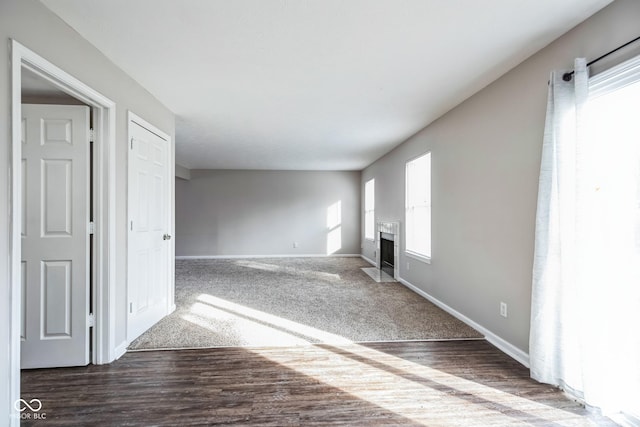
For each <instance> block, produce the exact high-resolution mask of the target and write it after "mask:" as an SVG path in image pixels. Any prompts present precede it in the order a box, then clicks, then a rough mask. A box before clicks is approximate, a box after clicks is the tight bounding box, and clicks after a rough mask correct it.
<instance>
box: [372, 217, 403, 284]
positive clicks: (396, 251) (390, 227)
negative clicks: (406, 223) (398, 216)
mask: <svg viewBox="0 0 640 427" xmlns="http://www.w3.org/2000/svg"><path fill="white" fill-rule="evenodd" d="M380 233H386V234H392V235H393V278H394V279H396V280H397V279H398V277H400V222H399V221H378V222H377V223H376V234H375V239H376V267H378V268H380V267H381V262H380Z"/></svg>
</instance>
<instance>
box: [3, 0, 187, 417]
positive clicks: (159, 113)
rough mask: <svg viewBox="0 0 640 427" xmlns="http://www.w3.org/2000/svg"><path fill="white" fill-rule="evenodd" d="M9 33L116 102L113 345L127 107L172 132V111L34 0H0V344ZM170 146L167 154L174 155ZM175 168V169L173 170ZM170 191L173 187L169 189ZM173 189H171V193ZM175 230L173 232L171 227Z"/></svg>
mask: <svg viewBox="0 0 640 427" xmlns="http://www.w3.org/2000/svg"><path fill="white" fill-rule="evenodd" d="M10 39H15V40H17V41H18V42H20V43H21V44H23V45H24V46H26V47H27V48H29V49H31V50H33V51H35V52H36V53H38V54H39V55H41V56H43V57H44V58H45V59H47V60H49V61H51V62H52V63H54V64H55V65H57V66H58V67H60V68H62V69H63V70H65V71H66V72H68V73H69V74H71V75H73V76H74V77H76V78H77V79H79V80H81V81H82V82H84V83H86V84H87V85H89V86H90V87H92V88H94V89H95V90H97V91H99V92H101V93H102V94H104V95H105V96H107V97H109V98H110V99H112V100H113V101H115V102H116V104H117V117H116V119H117V123H116V138H117V147H116V194H117V206H116V227H117V232H116V233H117V235H116V246H117V250H116V256H117V259H116V283H117V289H116V291H117V293H116V304H117V312H118V316H117V318H116V329H117V334H116V337H115V340H116V345H118V344H120V343H121V342H123V341H125V340H126V259H127V251H126V237H127V235H126V218H127V199H126V197H127V196H126V194H127V191H126V190H127V187H126V184H127V148H126V147H127V143H126V141H127V110H129V109H130V110H132V111H133V112H135V113H136V114H138V115H140V116H141V117H143V118H144V119H146V120H148V121H149V122H151V123H153V124H154V125H156V126H157V127H158V128H160V129H162V130H163V131H164V132H166V133H168V134H169V135H171V137H172V138H173V137H174V135H175V130H174V122H175V118H174V115H173V113H171V111H169V110H168V109H167V108H165V107H164V106H163V105H162V104H160V102H159V101H158V100H156V99H155V98H154V97H153V96H151V95H150V94H149V93H148V92H147V91H146V90H145V89H144V88H142V87H141V86H140V85H139V84H137V83H136V82H135V81H134V80H133V79H131V78H130V77H128V76H127V75H126V74H125V73H124V72H123V71H122V70H120V69H119V68H117V67H116V66H115V65H114V64H113V63H112V62H111V61H109V60H108V59H107V58H106V57H105V56H104V55H103V54H101V53H100V52H99V51H98V50H97V49H95V48H94V47H93V46H92V45H91V44H89V43H88V42H87V41H86V40H84V39H83V38H82V37H80V36H79V35H78V34H77V33H76V32H75V31H73V30H72V29H71V28H70V27H69V26H68V25H67V24H65V23H64V22H63V21H61V20H60V19H59V18H58V17H57V16H55V15H54V14H53V13H52V12H50V11H49V10H48V9H47V8H45V7H44V6H43V5H42V4H40V3H39V2H38V1H35V0H2V1H1V2H0V40H1V41H2V43H0V99H1V100H2V102H0V140H1V141H2V144H1V147H0V165H1V167H0V169H1V170H2V173H0V212H2V215H0V242H2V244H1V245H0V348H3V349H8V348H9V317H8V316H9V313H10V310H9V301H10V284H9V265H8V251H9V239H10V236H9V221H10V216H9V211H10V206H9V188H10V181H9V173H8V171H9V169H10V162H11V158H10V150H11V143H10V141H11V119H10V117H11V116H10V110H11V75H10V74H11V73H10V70H11V68H10V48H9V47H10ZM173 152H174V151H173V147H172V150H171V153H172V154H171V155H172V158H173ZM172 172H173V171H172ZM172 192H173V190H172ZM172 194H173V193H172ZM172 234H173V233H172ZM8 354H9V352H8V351H3V352H1V353H0V420H2V421H0V424H5V423H6V419H7V418H6V417H7V416H8V415H7V414H8V411H9V410H10V409H9V408H10V406H11V405H12V404H13V402H9V395H8V393H9V381H8V375H9V372H8V359H7V358H8Z"/></svg>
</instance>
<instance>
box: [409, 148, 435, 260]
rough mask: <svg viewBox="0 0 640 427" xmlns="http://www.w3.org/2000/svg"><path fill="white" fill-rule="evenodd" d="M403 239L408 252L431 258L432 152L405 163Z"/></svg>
mask: <svg viewBox="0 0 640 427" xmlns="http://www.w3.org/2000/svg"><path fill="white" fill-rule="evenodd" d="M405 209H406V211H405V236H406V237H405V239H406V240H405V241H406V251H407V253H408V254H412V255H416V256H418V257H421V258H427V259H430V258H431V153H427V154H424V155H422V156H420V157H418V158H416V159H414V160H411V161H409V162H407V166H406V198H405Z"/></svg>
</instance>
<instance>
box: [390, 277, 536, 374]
mask: <svg viewBox="0 0 640 427" xmlns="http://www.w3.org/2000/svg"><path fill="white" fill-rule="evenodd" d="M398 281H399V282H400V283H402V284H403V285H404V286H406V287H407V288H409V289H411V290H412V291H413V292H415V293H417V294H418V295H420V296H421V297H424V298H426V299H427V300H429V301H431V302H432V303H433V304H435V305H437V306H438V307H440V308H441V309H443V310H444V311H446V312H447V313H449V314H450V315H452V316H453V317H455V318H457V319H458V320H461V321H462V322H464V323H466V324H467V325H469V326H471V327H472V328H473V329H475V330H477V331H478V332H480V333H481V334H483V335H484V336H485V339H486V340H487V341H489V342H490V343H491V344H493V345H494V346H496V347H497V348H498V349H499V350H500V351H502V352H503V353H506V354H507V355H508V356H511V357H512V358H513V359H515V360H517V361H518V362H520V363H521V364H523V365H524V366H526V367H527V368H528V367H529V354H528V353H525V352H524V351H522V350H520V349H519V348H518V347H516V346H514V345H513V344H511V343H510V342H508V341H506V340H505V339H503V338H500V337H499V336H498V335H496V334H494V333H493V332H491V331H490V330H489V329H487V328H485V327H484V326H482V325H480V324H478V323H476V322H475V321H473V320H471V319H469V318H468V317H467V316H465V315H464V314H462V313H460V312H459V311H457V310H454V309H453V308H451V307H449V306H448V305H447V304H445V303H443V302H442V301H440V300H439V299H437V298H435V297H433V296H431V295H429V294H428V293H426V292H425V291H423V290H422V289H420V288H418V287H417V286H415V285H413V284H411V283H410V282H408V281H406V280H404V279H402V278H400V277H399V278H398Z"/></svg>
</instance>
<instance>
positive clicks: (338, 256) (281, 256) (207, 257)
mask: <svg viewBox="0 0 640 427" xmlns="http://www.w3.org/2000/svg"><path fill="white" fill-rule="evenodd" d="M359 256H360V254H332V255H325V254H277V255H176V259H243V258H343V257H350V258H355V257H359Z"/></svg>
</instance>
